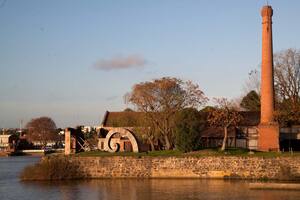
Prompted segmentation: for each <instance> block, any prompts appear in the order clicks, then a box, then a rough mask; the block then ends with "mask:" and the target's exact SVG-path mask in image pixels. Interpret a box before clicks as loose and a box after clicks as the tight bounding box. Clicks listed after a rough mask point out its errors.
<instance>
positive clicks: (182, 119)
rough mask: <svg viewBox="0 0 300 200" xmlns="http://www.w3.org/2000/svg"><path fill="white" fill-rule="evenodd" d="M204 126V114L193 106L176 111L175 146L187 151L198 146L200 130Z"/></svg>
mask: <svg viewBox="0 0 300 200" xmlns="http://www.w3.org/2000/svg"><path fill="white" fill-rule="evenodd" d="M204 127H205V119H204V115H201V113H200V112H199V111H197V110H196V109H194V108H186V109H183V110H182V111H180V112H178V113H177V116H176V129H175V132H176V134H175V141H176V148H178V149H179V150H180V151H184V152H189V151H195V150H198V149H199V148H200V138H201V131H202V130H203V129H204Z"/></svg>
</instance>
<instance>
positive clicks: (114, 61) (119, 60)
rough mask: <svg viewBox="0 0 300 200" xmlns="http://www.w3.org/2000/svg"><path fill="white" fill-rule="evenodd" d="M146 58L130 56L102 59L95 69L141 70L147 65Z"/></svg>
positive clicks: (95, 65)
mask: <svg viewBox="0 0 300 200" xmlns="http://www.w3.org/2000/svg"><path fill="white" fill-rule="evenodd" d="M146 63H147V61H146V60H145V58H143V57H142V56H139V55H129V56H127V57H122V56H117V57H113V58H110V59H101V60H98V61H97V62H96V63H95V64H94V68H95V69H99V70H104V71H110V70H121V69H129V68H140V67H144V66H145V65H146Z"/></svg>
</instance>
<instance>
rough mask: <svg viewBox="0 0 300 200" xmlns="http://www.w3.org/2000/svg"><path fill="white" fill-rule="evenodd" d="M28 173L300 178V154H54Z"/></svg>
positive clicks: (48, 175)
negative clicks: (247, 155) (269, 156)
mask: <svg viewBox="0 0 300 200" xmlns="http://www.w3.org/2000/svg"><path fill="white" fill-rule="evenodd" d="M65 169H68V170H65ZM25 172H26V171H25ZM34 173H39V174H34ZM24 174H25V175H26V174H27V176H24V177H23V179H24V180H31V179H35V178H34V177H37V178H38V179H46V180H52V179H77V178H83V179H86V178H88V179H95V178H205V179H210V178H212V179H245V180H247V179H248V180H249V179H250V180H284V181H300V157H298V156H296V157H292V156H290V157H271V158H265V157H241V156H206V157H192V156H186V157H176V156H169V157H166V156H157V157H151V156H144V157H142V156H141V157H136V156H102V157H95V156H92V157H86V156H85V157H82V156H67V157H65V156H50V157H44V159H42V160H41V162H40V163H39V164H37V165H36V166H35V167H31V168H28V172H27V173H24ZM44 174H45V175H44ZM42 177H44V178H42Z"/></svg>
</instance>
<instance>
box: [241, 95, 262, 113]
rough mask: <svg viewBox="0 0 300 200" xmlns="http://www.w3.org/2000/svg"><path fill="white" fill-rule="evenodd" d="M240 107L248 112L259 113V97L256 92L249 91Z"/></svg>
mask: <svg viewBox="0 0 300 200" xmlns="http://www.w3.org/2000/svg"><path fill="white" fill-rule="evenodd" d="M240 106H241V107H243V108H245V109H246V110H249V111H260V97H259V95H258V94H257V92H255V91H254V90H251V91H250V92H249V93H248V94H247V95H246V96H244V97H243V99H242V101H241V104H240Z"/></svg>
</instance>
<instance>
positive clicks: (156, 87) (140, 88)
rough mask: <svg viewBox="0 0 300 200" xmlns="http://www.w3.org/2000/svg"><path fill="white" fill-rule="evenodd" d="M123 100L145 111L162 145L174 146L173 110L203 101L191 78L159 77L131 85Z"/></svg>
mask: <svg viewBox="0 0 300 200" xmlns="http://www.w3.org/2000/svg"><path fill="white" fill-rule="evenodd" d="M125 100H126V101H127V102H129V103H132V104H133V105H134V106H135V107H136V109H137V110H138V111H142V112H145V113H146V117H147V119H148V120H150V121H151V123H150V124H151V125H152V126H155V127H154V129H155V130H158V132H159V133H160V135H161V136H162V137H163V138H164V141H165V144H166V148H167V149H171V148H172V147H173V145H174V143H173V136H174V127H175V125H174V117H175V113H176V112H178V111H179V110H181V109H183V108H186V107H193V108H198V107H200V106H202V105H203V104H204V103H206V102H207V100H208V99H207V98H206V97H205V95H204V93H203V92H202V91H201V90H200V89H199V86H198V85H196V84H193V83H192V82H191V81H186V82H185V81H182V80H180V79H177V78H170V77H163V78H161V79H155V80H153V81H149V82H142V83H138V84H135V85H134V86H133V88H132V91H131V92H130V93H127V94H126V95H125Z"/></svg>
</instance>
